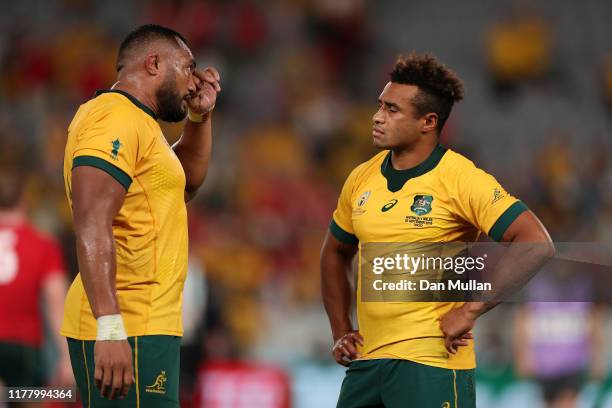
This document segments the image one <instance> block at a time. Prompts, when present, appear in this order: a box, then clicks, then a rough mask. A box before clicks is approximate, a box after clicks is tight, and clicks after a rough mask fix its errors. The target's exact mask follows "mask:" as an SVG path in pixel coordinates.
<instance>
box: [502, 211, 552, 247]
mask: <svg viewBox="0 0 612 408" xmlns="http://www.w3.org/2000/svg"><path fill="white" fill-rule="evenodd" d="M501 240H502V241H503V242H530V243H537V242H545V243H549V242H552V240H551V238H550V235H549V234H548V231H547V230H546V228H545V227H544V225H543V224H542V222H541V221H540V220H539V219H538V217H536V215H535V214H534V213H533V212H531V211H530V210H527V211H523V212H522V213H521V214H520V215H519V216H517V217H516V219H515V220H514V221H512V223H511V224H510V225H509V226H508V228H506V231H505V232H504V233H503V236H502V239H501Z"/></svg>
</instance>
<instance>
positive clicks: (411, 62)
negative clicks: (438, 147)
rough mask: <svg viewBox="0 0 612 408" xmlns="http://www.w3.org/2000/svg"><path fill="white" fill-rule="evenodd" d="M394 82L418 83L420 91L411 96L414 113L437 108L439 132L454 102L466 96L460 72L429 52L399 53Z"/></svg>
mask: <svg viewBox="0 0 612 408" xmlns="http://www.w3.org/2000/svg"><path fill="white" fill-rule="evenodd" d="M389 76H390V77H391V82H395V83H398V84H406V85H415V86H417V87H418V88H419V91H418V93H417V94H416V95H415V97H414V98H413V99H412V104H413V106H414V108H415V115H416V116H417V117H421V116H423V115H425V114H427V113H430V112H434V113H436V114H437V115H438V133H439V132H440V131H441V130H442V127H443V126H444V123H446V120H447V119H448V117H449V115H450V112H451V109H452V108H453V104H454V103H455V102H459V101H460V100H462V99H463V83H462V82H461V80H460V79H459V77H457V75H456V74H455V73H454V72H453V71H451V70H450V69H448V68H447V67H446V66H444V65H442V64H440V63H439V62H438V61H436V59H435V58H434V57H433V56H432V55H429V54H424V55H417V54H415V53H411V54H410V55H408V56H407V57H405V56H403V55H400V56H399V57H398V59H397V61H396V62H395V66H394V67H393V71H391V72H390V73H389Z"/></svg>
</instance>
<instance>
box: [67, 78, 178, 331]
mask: <svg viewBox="0 0 612 408" xmlns="http://www.w3.org/2000/svg"><path fill="white" fill-rule="evenodd" d="M78 166H93V167H97V168H99V169H101V170H103V171H105V172H107V173H108V174H110V175H111V176H112V177H114V178H115V179H116V180H117V181H118V182H119V183H121V185H122V186H123V187H124V188H125V189H126V191H127V193H126V196H125V201H124V203H123V206H122V207H121V209H120V210H119V213H118V214H117V215H116V216H115V218H114V220H113V237H114V240H115V247H116V252H117V276H116V288H117V297H118V300H119V306H120V309H121V315H122V316H123V320H124V323H125V328H126V331H127V335H128V336H142V335H153V334H165V335H174V336H181V335H182V333H183V327H182V321H181V306H182V294H183V284H184V281H185V277H186V273H187V210H186V207H185V173H184V171H183V167H182V166H181V163H180V161H179V159H178V157H176V155H175V154H174V151H173V150H172V148H171V147H170V146H169V145H168V143H167V141H166V139H165V138H164V135H163V134H162V131H161V128H160V127H159V124H158V123H157V121H156V117H155V114H154V112H153V111H152V110H151V109H149V108H148V107H147V106H145V105H143V104H142V103H140V102H139V101H138V100H137V99H135V98H134V97H132V96H131V95H130V94H128V93H126V92H122V91H118V90H111V91H100V92H98V94H97V96H96V97H95V98H94V99H92V100H90V101H88V102H87V103H85V104H83V105H81V107H80V108H79V110H78V111H77V113H76V115H75V117H74V118H73V120H72V123H71V124H70V126H69V128H68V141H67V144H66V152H65V156H64V181H65V185H66V193H67V195H68V201H69V203H70V206H71V207H72V200H71V179H72V170H73V169H74V168H75V167H78ZM64 309H65V310H64V320H63V324H62V328H61V334H62V335H63V336H66V337H72V338H75V339H83V340H93V339H95V338H96V332H97V330H96V320H95V318H94V316H93V314H92V311H91V307H90V305H89V302H88V299H87V295H86V293H85V289H84V287H83V282H82V280H81V275H80V274H78V275H77V277H76V278H75V280H74V281H73V282H72V285H71V286H70V289H69V291H68V295H67V297H66V304H65V308H64Z"/></svg>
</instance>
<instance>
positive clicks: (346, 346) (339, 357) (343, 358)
mask: <svg viewBox="0 0 612 408" xmlns="http://www.w3.org/2000/svg"><path fill="white" fill-rule="evenodd" d="M357 344H359V345H360V346H363V337H362V336H361V334H359V332H358V331H357V330H354V331H350V332H347V333H345V334H344V335H343V336H341V337H340V338H338V339H337V340H336V342H335V343H334V347H333V348H332V355H333V356H334V358H335V359H336V362H337V363H338V364H342V365H343V366H348V365H349V363H350V362H351V361H353V360H354V359H356V358H359V357H361V354H359V351H357Z"/></svg>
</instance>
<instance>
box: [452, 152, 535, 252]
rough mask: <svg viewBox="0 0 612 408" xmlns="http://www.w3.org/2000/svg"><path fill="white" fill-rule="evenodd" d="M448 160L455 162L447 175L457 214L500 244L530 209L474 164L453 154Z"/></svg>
mask: <svg viewBox="0 0 612 408" xmlns="http://www.w3.org/2000/svg"><path fill="white" fill-rule="evenodd" d="M453 156H454V157H453ZM449 158H451V159H454V160H452V164H451V166H450V168H449V169H448V171H447V173H448V174H449V176H450V175H453V176H451V177H452V178H453V183H452V184H451V186H450V190H451V197H452V199H453V204H454V208H455V211H456V213H457V214H458V215H459V216H460V217H461V218H463V219H464V220H465V221H467V222H469V223H470V224H472V225H473V226H474V227H476V228H477V229H478V230H479V231H481V232H483V233H485V234H487V235H489V236H490V237H491V238H493V239H494V240H496V241H501V240H502V238H503V233H504V232H505V231H506V229H507V228H508V226H509V225H510V223H512V222H513V221H514V220H515V219H516V217H517V216H518V215H520V213H522V212H523V211H525V210H526V209H527V207H526V206H525V205H524V204H523V203H522V202H521V201H519V200H518V199H517V198H516V197H514V196H512V195H511V194H509V193H508V192H507V191H506V190H505V189H504V188H503V187H502V186H501V184H500V183H499V182H498V181H497V180H496V179H495V177H493V176H492V175H490V174H488V173H487V172H485V171H484V170H482V169H480V168H478V167H476V166H475V165H474V163H473V162H472V161H470V160H468V159H466V158H465V157H463V156H460V155H458V154H456V153H454V152H452V151H451V152H449Z"/></svg>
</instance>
